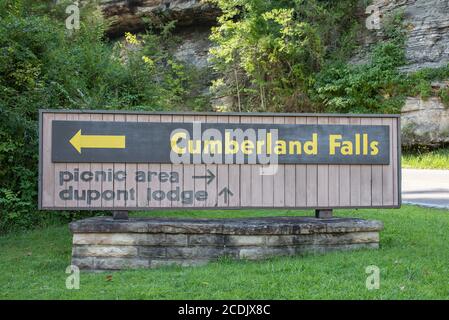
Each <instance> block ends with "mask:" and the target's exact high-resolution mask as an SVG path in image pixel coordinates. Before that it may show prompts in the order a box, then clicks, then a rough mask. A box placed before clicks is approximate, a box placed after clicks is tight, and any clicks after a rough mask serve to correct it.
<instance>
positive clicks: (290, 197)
mask: <svg viewBox="0 0 449 320" xmlns="http://www.w3.org/2000/svg"><path fill="white" fill-rule="evenodd" d="M285 123H286V124H295V118H294V117H286V118H285ZM295 175H296V167H295V165H294V164H286V165H284V193H285V195H284V205H285V206H286V207H294V206H295V204H296V201H295V200H296V199H295V198H296V182H295V181H296V177H295ZM275 190H276V188H275ZM276 198H277V197H276V196H275V199H276Z"/></svg>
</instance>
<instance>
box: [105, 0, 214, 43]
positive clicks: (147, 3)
mask: <svg viewBox="0 0 449 320" xmlns="http://www.w3.org/2000/svg"><path fill="white" fill-rule="evenodd" d="M100 6H101V9H102V11H103V14H104V16H105V17H106V18H107V20H108V21H109V23H110V28H109V34H110V35H112V36H120V35H123V33H124V32H126V31H139V30H142V29H143V27H144V24H145V19H153V20H156V21H161V22H167V21H172V20H177V23H176V25H177V26H178V27H183V26H192V25H201V24H206V25H210V24H213V23H215V19H216V18H217V16H218V15H219V11H218V9H217V8H215V7H214V6H213V5H211V4H210V3H207V2H204V1H202V0H101V1H100Z"/></svg>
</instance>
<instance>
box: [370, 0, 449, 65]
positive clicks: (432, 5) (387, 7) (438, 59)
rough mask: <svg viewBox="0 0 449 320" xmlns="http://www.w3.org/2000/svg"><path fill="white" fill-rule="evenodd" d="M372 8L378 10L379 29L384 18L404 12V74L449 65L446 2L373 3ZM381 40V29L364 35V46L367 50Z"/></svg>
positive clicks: (376, 0) (406, 0)
mask: <svg viewBox="0 0 449 320" xmlns="http://www.w3.org/2000/svg"><path fill="white" fill-rule="evenodd" d="M372 7H373V8H378V10H379V20H380V26H382V23H383V22H385V20H386V17H387V16H389V15H391V14H393V13H395V12H403V15H404V25H405V26H406V28H407V40H406V47H405V54H406V58H407V62H408V63H407V66H405V67H404V68H403V70H404V71H406V72H413V71H417V70H419V69H422V68H427V67H428V68H436V67H441V66H444V65H447V64H448V63H449V1H448V0H374V1H373V2H372ZM371 14H372V13H368V15H371ZM382 38H383V33H382V29H378V30H377V31H375V32H371V33H370V34H367V35H365V37H364V42H365V45H366V46H369V45H371V44H373V43H375V42H377V41H379V40H380V39H382Z"/></svg>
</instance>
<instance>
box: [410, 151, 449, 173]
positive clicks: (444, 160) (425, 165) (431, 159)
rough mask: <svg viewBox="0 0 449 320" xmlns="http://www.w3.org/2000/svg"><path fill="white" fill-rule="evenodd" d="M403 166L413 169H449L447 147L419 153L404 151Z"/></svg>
mask: <svg viewBox="0 0 449 320" xmlns="http://www.w3.org/2000/svg"><path fill="white" fill-rule="evenodd" d="M402 167H403V168H415V169H449V149H438V150H434V151H429V152H424V153H419V152H414V153H404V155H403V156H402Z"/></svg>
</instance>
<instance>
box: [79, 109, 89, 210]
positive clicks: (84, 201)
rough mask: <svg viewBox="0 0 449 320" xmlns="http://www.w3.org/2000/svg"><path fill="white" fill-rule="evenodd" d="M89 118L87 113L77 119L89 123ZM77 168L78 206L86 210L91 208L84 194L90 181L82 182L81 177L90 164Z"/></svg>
mask: <svg viewBox="0 0 449 320" xmlns="http://www.w3.org/2000/svg"><path fill="white" fill-rule="evenodd" d="M90 116H91V115H90V114H88V113H80V114H79V116H78V119H79V120H80V121H89V120H90ZM78 168H79V174H80V179H79V182H78V190H79V198H78V206H80V207H85V208H88V207H91V204H88V203H87V199H86V193H87V190H88V189H89V187H90V181H84V180H83V179H82V178H81V177H82V173H83V172H84V171H90V163H80V164H79V165H78Z"/></svg>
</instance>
